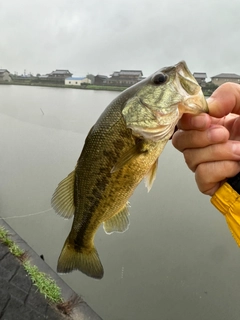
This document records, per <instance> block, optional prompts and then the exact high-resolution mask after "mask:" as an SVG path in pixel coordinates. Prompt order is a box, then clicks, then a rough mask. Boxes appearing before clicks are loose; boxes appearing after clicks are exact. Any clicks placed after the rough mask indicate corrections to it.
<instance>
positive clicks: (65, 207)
mask: <svg viewBox="0 0 240 320" xmlns="http://www.w3.org/2000/svg"><path fill="white" fill-rule="evenodd" d="M74 181H75V170H74V171H72V172H71V173H70V174H69V175H68V176H67V177H66V178H65V179H63V180H62V181H61V182H60V183H59V185H58V187H57V189H56V190H55V192H54V194H53V196H52V200H51V204H52V207H53V209H54V210H55V211H56V212H57V213H58V214H59V215H60V216H62V217H64V218H66V219H70V218H71V217H72V216H73V215H74V211H75V206H74Z"/></svg>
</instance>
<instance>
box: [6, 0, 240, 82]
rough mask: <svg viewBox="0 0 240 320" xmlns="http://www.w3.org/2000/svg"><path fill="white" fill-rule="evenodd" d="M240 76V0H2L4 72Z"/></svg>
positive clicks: (80, 74)
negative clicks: (179, 71)
mask: <svg viewBox="0 0 240 320" xmlns="http://www.w3.org/2000/svg"><path fill="white" fill-rule="evenodd" d="M180 60H185V61H186V62H187V64H188V66H189V68H190V70H191V71H192V72H206V73H207V76H208V77H211V76H213V75H216V74H218V73H222V72H229V73H237V74H240V0H199V1H197V0H40V1H39V0H34V1H33V0H0V68H4V69H8V70H9V71H10V72H11V73H14V72H18V74H22V73H23V72H24V69H25V70H26V72H27V73H29V72H32V73H33V74H36V73H40V74H45V73H49V72H51V71H53V70H55V69H68V70H69V71H71V72H72V73H73V74H74V75H76V76H77V75H78V76H84V75H86V74H87V73H92V74H94V75H96V74H106V75H109V74H111V73H112V72H113V71H115V70H116V71H117V70H120V69H137V70H139V69H140V70H142V71H143V74H144V75H145V76H147V75H149V74H151V73H153V72H155V71H156V70H158V69H159V68H161V67H164V66H167V65H173V64H175V63H177V62H179V61H180Z"/></svg>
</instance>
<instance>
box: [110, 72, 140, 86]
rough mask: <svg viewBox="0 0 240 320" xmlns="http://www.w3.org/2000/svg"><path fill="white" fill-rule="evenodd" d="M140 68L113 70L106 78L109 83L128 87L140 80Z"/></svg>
mask: <svg viewBox="0 0 240 320" xmlns="http://www.w3.org/2000/svg"><path fill="white" fill-rule="evenodd" d="M142 76H143V73H142V71H141V70H121V71H115V72H114V73H113V74H112V75H111V77H110V78H109V79H108V83H109V84H110V85H115V86H124V87H130V86H132V85H133V84H135V83H137V82H139V81H141V80H142Z"/></svg>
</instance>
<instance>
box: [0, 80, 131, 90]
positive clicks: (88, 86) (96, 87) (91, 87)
mask: <svg viewBox="0 0 240 320" xmlns="http://www.w3.org/2000/svg"><path fill="white" fill-rule="evenodd" d="M0 85H15V86H30V87H49V88H64V89H85V90H106V91H123V90H125V89H127V87H118V86H105V85H104V86H99V85H94V84H82V85H81V86H71V85H64V84H53V83H30V82H20V81H14V82H0Z"/></svg>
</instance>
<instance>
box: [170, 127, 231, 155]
mask: <svg viewBox="0 0 240 320" xmlns="http://www.w3.org/2000/svg"><path fill="white" fill-rule="evenodd" d="M228 139H229V132H228V130H227V129H226V128H224V127H223V126H217V125H213V126H212V127H210V128H209V129H207V130H205V131H197V130H189V131H182V130H178V131H177V132H175V134H174V135H173V137H172V144H173V146H174V147H175V148H176V149H178V150H179V151H181V152H183V151H184V150H185V149H192V148H204V147H207V146H209V145H211V144H213V143H222V142H226V141H227V140H228Z"/></svg>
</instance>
